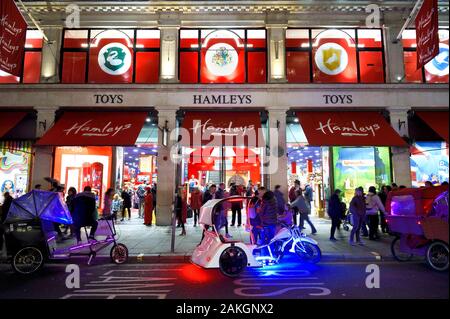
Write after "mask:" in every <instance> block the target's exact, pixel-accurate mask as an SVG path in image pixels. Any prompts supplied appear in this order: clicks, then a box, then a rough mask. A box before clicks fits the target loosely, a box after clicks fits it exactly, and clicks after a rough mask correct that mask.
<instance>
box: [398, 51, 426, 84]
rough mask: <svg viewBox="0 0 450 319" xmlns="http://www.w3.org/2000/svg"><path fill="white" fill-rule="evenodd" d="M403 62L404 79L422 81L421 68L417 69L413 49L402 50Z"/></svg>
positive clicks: (415, 55)
mask: <svg viewBox="0 0 450 319" xmlns="http://www.w3.org/2000/svg"><path fill="white" fill-rule="evenodd" d="M403 60H404V63H405V81H406V82H408V83H422V82H423V79H422V69H417V53H416V52H415V51H405V52H403Z"/></svg>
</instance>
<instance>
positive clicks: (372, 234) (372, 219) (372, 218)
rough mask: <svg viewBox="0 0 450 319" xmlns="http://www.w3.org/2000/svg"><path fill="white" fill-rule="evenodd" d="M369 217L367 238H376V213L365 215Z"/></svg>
mask: <svg viewBox="0 0 450 319" xmlns="http://www.w3.org/2000/svg"><path fill="white" fill-rule="evenodd" d="M367 217H368V219H369V239H376V238H378V218H379V217H378V214H376V215H367Z"/></svg>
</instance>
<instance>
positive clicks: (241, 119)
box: [180, 111, 265, 147]
mask: <svg viewBox="0 0 450 319" xmlns="http://www.w3.org/2000/svg"><path fill="white" fill-rule="evenodd" d="M183 129H184V131H183V130H180V135H181V136H182V140H181V144H182V145H184V146H188V145H190V146H205V145H209V146H221V145H223V146H248V147H262V146H264V145H265V144H264V138H263V133H262V130H261V118H260V116H259V112H223V111H222V112H201V111H189V112H186V115H185V117H184V120H183Z"/></svg>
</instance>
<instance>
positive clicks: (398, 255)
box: [391, 237, 413, 262]
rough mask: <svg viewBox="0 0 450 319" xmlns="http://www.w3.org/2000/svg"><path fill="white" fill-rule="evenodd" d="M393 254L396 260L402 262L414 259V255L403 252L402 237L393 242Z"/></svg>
mask: <svg viewBox="0 0 450 319" xmlns="http://www.w3.org/2000/svg"><path fill="white" fill-rule="evenodd" d="M391 253H392V256H394V258H395V259H396V260H397V261H400V262H404V261H409V260H411V258H412V257H413V254H411V253H405V252H402V251H401V249H400V237H395V238H394V240H393V241H392V243H391Z"/></svg>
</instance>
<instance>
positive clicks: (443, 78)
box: [402, 29, 449, 83]
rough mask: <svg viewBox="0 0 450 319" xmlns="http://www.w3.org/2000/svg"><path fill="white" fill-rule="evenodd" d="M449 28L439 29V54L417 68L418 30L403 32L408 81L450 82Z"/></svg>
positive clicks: (406, 78) (406, 77)
mask: <svg viewBox="0 0 450 319" xmlns="http://www.w3.org/2000/svg"><path fill="white" fill-rule="evenodd" d="M448 36H449V30H448V29H440V30H439V42H440V43H439V54H438V55H437V56H436V57H435V58H434V59H433V60H431V61H430V62H428V63H427V64H426V65H425V66H424V67H423V68H421V69H417V53H416V52H417V43H416V30H405V31H403V34H402V43H403V58H404V65H405V80H406V82H408V83H448Z"/></svg>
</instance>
